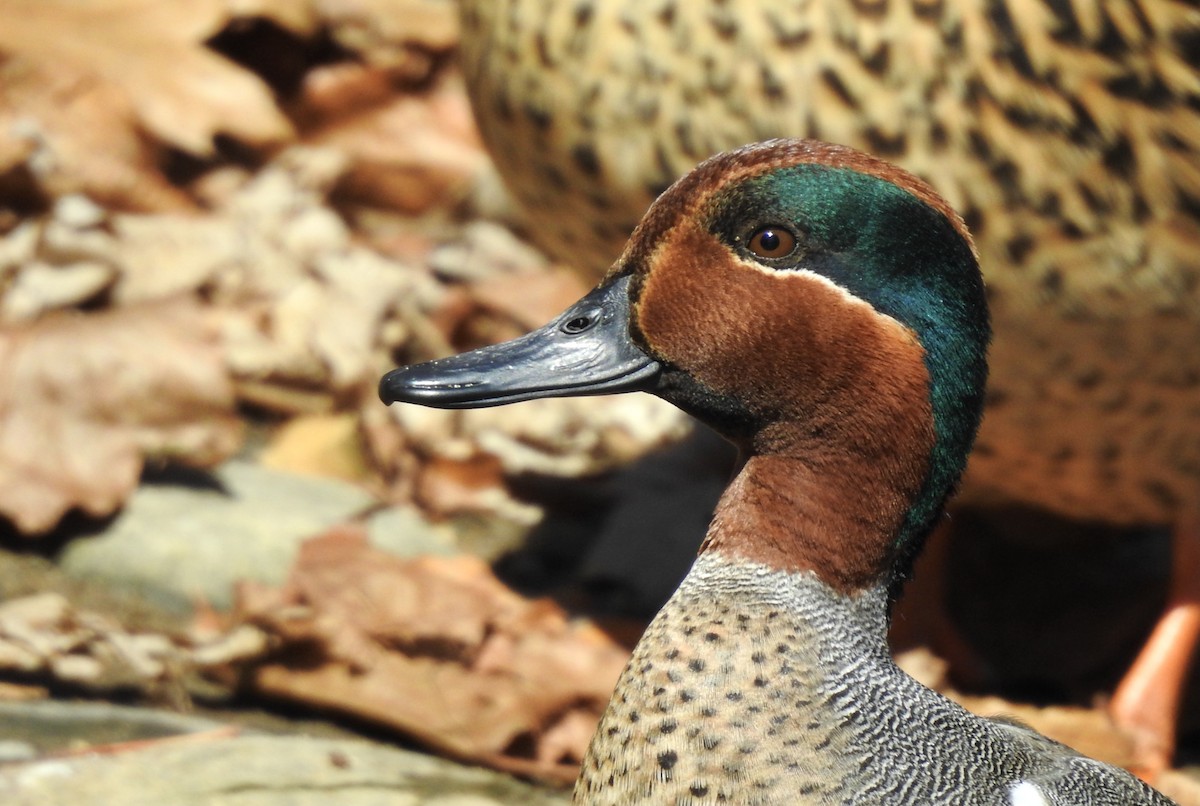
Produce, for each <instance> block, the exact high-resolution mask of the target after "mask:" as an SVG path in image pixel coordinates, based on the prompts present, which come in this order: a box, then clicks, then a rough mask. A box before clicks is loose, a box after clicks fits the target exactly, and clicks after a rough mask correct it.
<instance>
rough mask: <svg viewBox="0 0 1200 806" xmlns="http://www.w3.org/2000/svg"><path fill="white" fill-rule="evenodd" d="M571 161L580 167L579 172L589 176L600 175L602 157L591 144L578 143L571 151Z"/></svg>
mask: <svg viewBox="0 0 1200 806" xmlns="http://www.w3.org/2000/svg"><path fill="white" fill-rule="evenodd" d="M571 159H573V160H575V164H576V165H578V166H579V170H581V171H583V172H584V173H585V174H586V175H588V176H599V175H600V157H599V156H597V154H596V149H595V148H594V147H593V146H592V145H591V144H590V143H576V144H575V146H574V147H573V148H572V149H571Z"/></svg>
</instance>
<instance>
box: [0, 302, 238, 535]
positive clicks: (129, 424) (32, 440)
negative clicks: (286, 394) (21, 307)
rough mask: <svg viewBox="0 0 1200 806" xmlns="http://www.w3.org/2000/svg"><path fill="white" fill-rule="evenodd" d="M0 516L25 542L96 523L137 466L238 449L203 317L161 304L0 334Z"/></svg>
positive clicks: (210, 458)
mask: <svg viewBox="0 0 1200 806" xmlns="http://www.w3.org/2000/svg"><path fill="white" fill-rule="evenodd" d="M0 375H2V376H3V382H2V383H0V389H3V392H2V393H0V514H3V515H4V516H5V517H7V518H9V519H10V520H12V521H13V523H15V524H16V526H17V528H18V529H20V530H21V531H22V532H25V533H37V532H43V531H45V530H47V529H50V528H51V527H53V526H54V525H55V524H56V523H57V522H58V520H59V518H61V517H62V515H63V514H64V513H65V512H66V511H67V510H69V509H71V508H72V507H78V508H80V509H82V510H84V511H86V512H88V513H90V514H92V515H106V514H108V513H110V512H112V511H113V510H115V509H116V508H117V507H119V506H120V505H121V503H122V502H123V501H124V500H125V498H126V496H128V495H129V494H130V492H132V491H133V489H134V487H135V486H136V485H137V482H138V476H139V474H140V473H141V469H142V463H143V457H144V456H147V455H152V456H166V457H175V458H179V459H182V460H184V461H188V462H194V463H199V464H211V463H214V462H216V461H218V460H220V459H223V458H226V457H228V456H229V455H230V454H232V453H233V452H234V451H235V450H236V449H237V447H238V446H239V444H240V441H241V423H240V421H239V420H238V419H237V418H236V417H235V416H234V399H233V391H232V386H231V384H230V380H229V378H228V376H227V374H226V371H225V367H224V362H223V360H222V355H221V351H220V349H219V348H218V346H217V343H216V338H215V336H214V333H213V328H212V327H211V323H210V322H209V321H208V319H207V317H206V314H205V312H203V311H202V310H201V309H200V308H198V307H197V306H196V305H194V304H190V303H184V302H166V303H157V304H150V305H143V306H132V307H129V308H123V309H119V310H116V311H110V312H105V313H97V314H55V315H50V316H47V317H45V318H43V319H41V320H39V321H37V322H35V323H33V324H31V325H28V326H24V327H8V328H4V329H0Z"/></svg>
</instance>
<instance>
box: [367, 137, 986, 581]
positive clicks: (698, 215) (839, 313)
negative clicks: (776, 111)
mask: <svg viewBox="0 0 1200 806" xmlns="http://www.w3.org/2000/svg"><path fill="white" fill-rule="evenodd" d="M988 338H989V328H988V319H987V308H986V303H985V299H984V289H983V282H982V278H981V276H980V273H979V268H978V263H977V260H976V255H975V251H974V247H973V244H972V241H971V238H970V236H969V234H968V233H967V231H966V228H965V227H964V225H963V223H962V220H961V219H960V218H959V217H958V216H957V215H956V214H955V213H954V212H953V211H952V210H951V209H950V207H949V206H948V205H947V204H946V202H945V201H943V200H942V199H941V198H940V197H939V196H938V195H937V194H936V193H935V192H934V191H933V190H932V189H931V188H930V187H929V186H928V185H926V184H925V183H924V182H922V181H921V180H919V179H917V178H916V177H913V176H911V175H910V174H908V173H906V172H904V171H902V170H900V169H898V168H896V167H894V166H892V165H890V164H888V163H885V162H883V161H880V160H877V159H875V158H872V157H869V156H867V155H865V154H862V153H859V152H857V151H854V150H852V149H848V148H844V147H840V146H834V145H829V144H825V143H819V142H815V141H808V140H773V141H768V142H765V143H759V144H755V145H751V146H747V147H745V148H742V149H739V150H736V151H732V152H729V153H726V154H721V155H718V156H716V157H713V158H711V159H709V160H707V161H706V162H704V163H702V164H701V165H699V166H698V167H697V168H696V169H695V170H693V171H692V172H691V173H689V174H688V175H686V176H684V177H683V178H682V179H680V180H679V181H678V182H676V183H675V184H674V185H673V186H672V187H671V188H670V189H668V190H667V191H666V192H665V193H663V195H662V196H661V197H660V198H659V199H658V200H657V201H656V202H655V203H654V205H653V206H652V207H651V208H650V210H649V211H648V212H647V213H646V215H645V217H644V218H643V220H642V222H641V223H640V224H639V225H638V227H637V229H636V230H635V231H634V233H633V235H632V237H631V238H630V241H629V243H628V245H627V246H626V248H625V251H624V252H623V253H622V255H621V257H620V258H618V260H617V262H616V263H615V264H614V265H613V268H612V269H611V270H610V272H609V273H608V275H607V276H606V277H605V279H604V280H603V281H602V282H601V283H600V285H599V286H598V287H597V288H596V289H595V290H594V291H592V292H591V293H589V294H588V295H587V296H585V297H584V298H583V299H581V300H580V301H579V302H578V303H576V304H575V305H573V306H571V307H570V308H569V309H567V310H566V311H565V312H564V313H563V314H562V315H560V316H559V317H558V318H556V319H555V320H553V321H552V322H550V323H549V324H547V325H546V326H545V327H543V328H541V329H540V330H536V331H534V332H532V333H530V334H528V335H526V336H524V337H522V338H519V339H516V340H513V341H510V342H506V343H503V344H498V345H493V346H490V347H485V348H483V349H480V350H475V351H473V352H469V353H464V354H462V355H458V356H454V357H450V358H445V359H439V360H436V361H430V362H427V363H424V364H418V365H415V366H410V367H405V368H401V369H397V370H394V371H392V372H390V373H388V374H387V375H386V376H385V377H384V378H383V380H382V382H381V383H380V396H381V397H382V399H383V400H384V402H386V403H391V402H394V401H404V402H409V403H420V404H423V405H427V406H435V407H442V408H472V407H481V406H494V405H500V404H504V403H510V402H515V401H520V400H529V399H532V398H538V397H548V396H571V395H593V394H606V393H612V392H628V391H645V392H650V393H652V394H655V395H658V396H660V397H662V398H664V399H666V400H668V401H670V402H671V403H674V404H675V405H677V406H679V407H680V408H682V409H683V410H685V411H687V412H688V413H690V414H692V415H694V416H695V417H697V418H698V419H700V420H701V421H703V422H705V423H707V424H708V425H709V426H711V427H712V428H714V429H715V430H717V431H718V432H719V433H721V434H722V435H724V436H725V437H727V438H728V439H730V440H731V441H733V442H734V443H735V444H736V445H738V447H739V449H740V450H741V452H742V455H743V459H744V460H745V464H744V466H743V470H742V472H741V473H740V474H739V476H738V478H737V479H736V480H735V481H734V483H733V484H732V485H731V488H730V490H729V491H728V492H727V493H726V499H724V500H723V502H722V505H720V506H719V507H718V511H717V516H716V518H715V520H714V524H713V527H712V528H711V529H710V531H709V535H708V538H707V540H706V543H705V548H704V549H702V550H711V551H722V552H726V553H730V554H733V555H740V556H742V557H744V558H746V559H750V560H755V561H763V562H767V563H769V564H771V565H773V566H776V567H780V566H782V567H786V568H811V569H813V570H815V571H816V572H817V573H818V574H819V575H820V576H822V578H823V579H825V581H827V582H828V583H829V584H831V585H833V586H834V587H837V588H840V589H857V588H861V587H865V586H873V585H876V584H878V583H880V582H886V581H895V580H894V579H893V578H890V577H889V574H891V575H893V576H894V575H895V574H896V570H897V569H900V571H901V573H903V570H904V569H905V568H906V566H907V560H908V559H909V558H910V557H911V555H912V553H914V552H915V551H916V549H917V548H918V546H919V543H920V539H921V538H922V537H923V536H924V535H925V534H926V533H927V532H928V531H929V530H930V528H932V525H933V523H934V520H935V519H936V518H937V517H938V516H939V514H940V513H941V510H942V506H943V504H944V501H945V498H946V497H947V495H948V494H949V492H950V491H951V489H952V487H953V486H954V484H955V483H956V482H957V479H958V477H959V476H960V475H961V473H962V470H963V467H964V466H965V463H966V457H967V454H968V452H969V450H970V446H971V442H972V440H973V439H974V435H975V431H976V428H977V426H978V422H979V418H980V414H981V411H982V398H983V388H984V383H985V379H986V371H987V370H986V360H985V353H986V347H987V342H988ZM751 470H752V471H753V472H752V473H751V472H748V471H751Z"/></svg>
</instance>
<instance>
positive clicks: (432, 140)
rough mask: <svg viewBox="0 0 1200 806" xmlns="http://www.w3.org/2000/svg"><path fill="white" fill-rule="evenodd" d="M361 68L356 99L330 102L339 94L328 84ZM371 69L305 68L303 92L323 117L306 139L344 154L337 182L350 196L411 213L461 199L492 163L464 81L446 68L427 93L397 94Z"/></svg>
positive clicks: (340, 81) (341, 80) (346, 80)
mask: <svg viewBox="0 0 1200 806" xmlns="http://www.w3.org/2000/svg"><path fill="white" fill-rule="evenodd" d="M358 71H362V72H363V73H365V74H367V75H366V76H364V77H363V78H362V81H361V94H358V95H352V96H351V97H350V98H349V99H348V100H347V101H346V103H356V104H358V106H356V107H351V106H342V105H338V106H331V104H330V102H329V101H328V99H329V98H330V97H331V96H335V95H338V93H332V92H331V91H330V89H329V87H328V85H329V84H331V83H332V84H345V83H351V80H352V78H353V76H351V75H348V74H352V73H355V72H358ZM371 73H372V68H369V67H365V66H364V67H360V68H357V69H356V68H354V67H348V66H346V65H334V66H331V67H328V68H317V69H314V70H313V71H311V72H310V73H309V75H308V76H307V77H306V79H305V87H304V90H303V94H304V95H305V96H309V97H311V98H312V107H313V110H314V111H316V110H318V109H319V110H320V111H321V112H323V113H324V114H325V115H328V117H327V118H325V119H324V120H323V121H322V122H320V123H317V124H315V126H314V128H313V129H312V130H311V131H309V132H308V133H307V134H306V135H305V138H304V139H305V141H306V142H308V143H312V144H314V145H321V146H329V147H333V148H336V149H338V150H340V151H342V152H344V153H345V154H347V155H348V156H349V158H350V170H349V171H348V174H347V177H346V178H345V180H343V183H342V186H341V188H340V191H341V193H342V194H344V195H345V196H346V197H347V198H350V199H353V200H356V201H359V202H363V203H368V204H372V205H376V206H380V207H387V208H390V209H395V210H399V211H401V212H403V213H409V214H416V213H423V212H426V211H428V210H429V209H430V208H433V207H435V206H443V207H444V206H448V205H452V204H456V203H458V202H459V201H460V200H461V199H463V198H464V197H466V196H467V195H468V193H469V192H470V190H471V186H472V183H473V181H474V179H475V178H476V177H477V176H479V175H481V174H482V173H483V172H484V171H486V170H487V168H488V166H489V164H490V163H489V161H488V158H487V155H486V153H485V152H484V149H483V144H482V141H481V140H480V139H479V134H478V132H477V131H476V129H475V124H474V118H473V117H472V115H471V111H470V105H469V104H468V102H467V97H466V93H465V92H464V91H463V89H462V83H461V80H460V79H459V78H458V76H457V75H446V76H442V77H441V79H440V80H439V81H437V82H436V83H435V84H434V86H433V87H432V88H431V89H430V90H429V91H427V92H425V93H422V94H419V95H413V94H404V93H401V94H396V93H394V92H391V93H389V92H386V91H384V89H383V85H382V84H380V79H378V77H376V78H374V79H372V78H371ZM355 86H360V85H357V84H356V85H355Z"/></svg>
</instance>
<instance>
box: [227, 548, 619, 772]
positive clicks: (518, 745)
mask: <svg viewBox="0 0 1200 806" xmlns="http://www.w3.org/2000/svg"><path fill="white" fill-rule="evenodd" d="M297 605H303V606H305V607H306V608H308V610H309V612H308V613H307V614H305V613H303V612H298V611H297V610H296V609H295V608H296V606H297ZM239 612H240V614H241V617H242V618H243V619H246V620H247V621H249V622H251V623H253V624H256V625H258V626H259V627H261V628H262V629H264V630H266V631H267V632H268V633H271V634H273V635H274V636H275V637H276V639H277V640H278V641H280V642H282V644H283V646H282V647H281V648H280V649H279V650H278V651H277V652H276V653H275V654H274V656H273V657H272V658H270V659H268V660H267V661H266V662H265V663H263V664H262V665H261V666H259V667H258V668H257V669H256V670H255V671H254V674H253V675H252V678H251V679H252V685H253V686H254V687H255V688H256V689H258V690H259V691H260V692H262V693H265V694H268V695H270V696H273V697H285V698H289V699H295V700H299V701H302V702H305V703H308V704H311V705H318V706H320V707H325V708H333V709H336V710H340V711H343V712H346V713H352V714H355V715H357V716H359V717H364V718H367V719H370V720H372V721H375V722H378V723H381V724H385V725H389V726H391V727H393V728H396V729H398V730H400V731H402V732H403V733H405V734H407V735H409V736H412V737H414V738H416V739H418V740H420V741H422V742H424V743H426V744H428V745H429V746H431V747H434V748H436V749H438V750H441V751H442V752H445V753H448V754H450V755H452V756H455V757H458V758H463V759H470V760H475V761H477V762H481V763H487V764H491V765H493V766H497V767H501V768H503V769H508V770H513V771H520V772H521V773H523V774H527V775H535V776H541V777H546V778H551V779H554V780H563V779H564V778H566V779H569V778H570V777H573V775H574V765H575V764H577V763H578V761H579V759H580V758H582V753H583V751H584V749H585V748H586V743H587V739H588V737H590V735H591V732H592V730H594V728H595V724H596V721H597V720H598V719H599V715H600V710H601V708H602V707H603V705H604V703H605V702H607V700H608V697H609V694H610V693H611V691H612V687H613V685H614V683H615V682H616V679H617V676H618V674H619V673H620V671H621V668H622V667H623V666H624V663H625V660H626V658H627V656H628V655H627V653H626V651H625V650H624V649H623V648H622V647H620V646H618V645H617V644H616V643H615V642H613V641H612V640H611V639H609V638H608V637H607V636H605V635H604V634H603V633H602V632H601V631H600V630H598V629H597V628H596V627H594V626H592V625H589V624H586V623H583V622H579V621H576V620H573V619H571V618H569V617H568V616H567V614H566V613H565V612H563V610H562V609H561V608H559V607H558V606H557V605H555V604H553V603H551V602H548V601H530V600H526V599H524V598H523V597H521V596H519V595H518V594H516V593H514V592H513V591H512V590H510V589H509V588H508V587H506V586H505V585H504V584H503V583H501V582H500V581H499V580H497V579H496V578H495V577H494V576H493V575H492V573H491V569H490V568H489V567H488V566H487V564H486V563H484V562H482V561H481V560H479V559H478V558H475V557H470V556H458V557H448V558H447V557H421V558H417V559H412V560H402V559H399V558H396V557H394V556H391V555H388V554H385V553H383V552H381V551H379V550H377V549H374V548H372V547H371V546H370V545H369V544H368V542H367V539H366V537H365V535H364V534H363V533H362V532H361V530H358V529H353V528H342V529H338V530H334V531H332V532H330V533H328V534H326V535H323V536H321V537H317V538H314V539H313V540H310V541H309V542H308V543H306V544H305V545H304V547H303V548H302V549H301V552H300V555H299V557H298V558H297V561H296V566H295V567H294V569H293V571H292V575H291V578H290V579H289V581H288V583H287V585H286V586H285V587H284V589H283V590H282V591H281V592H280V596H279V598H277V599H272V598H270V597H266V596H263V595H262V594H261V592H260V593H259V594H257V595H255V596H254V597H253V598H248V599H245V600H243V601H242V602H241V603H240V606H239ZM298 621H303V622H304V623H305V624H306V625H307V628H306V629H298Z"/></svg>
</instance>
